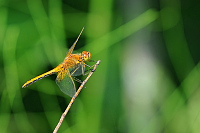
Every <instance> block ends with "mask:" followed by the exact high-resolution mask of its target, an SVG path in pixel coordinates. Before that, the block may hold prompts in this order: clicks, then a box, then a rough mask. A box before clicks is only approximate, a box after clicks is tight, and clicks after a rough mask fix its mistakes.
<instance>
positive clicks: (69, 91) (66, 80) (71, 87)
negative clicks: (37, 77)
mask: <svg viewBox="0 0 200 133" xmlns="http://www.w3.org/2000/svg"><path fill="white" fill-rule="evenodd" d="M56 83H57V85H58V86H59V88H60V90H61V91H62V92H63V93H64V94H66V95H69V96H70V97H73V96H74V94H75V93H76V87H75V84H74V81H73V79H72V77H71V76H70V75H69V71H68V70H66V71H65V72H63V71H62V72H59V73H58V76H57V78H56Z"/></svg>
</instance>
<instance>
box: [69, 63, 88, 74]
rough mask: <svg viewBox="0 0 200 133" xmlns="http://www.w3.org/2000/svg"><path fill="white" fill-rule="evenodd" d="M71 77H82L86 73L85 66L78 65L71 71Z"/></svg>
mask: <svg viewBox="0 0 200 133" xmlns="http://www.w3.org/2000/svg"><path fill="white" fill-rule="evenodd" d="M69 72H70V75H71V76H80V75H84V73H85V65H84V64H83V63H79V64H76V66H75V67H74V68H71V69H69Z"/></svg>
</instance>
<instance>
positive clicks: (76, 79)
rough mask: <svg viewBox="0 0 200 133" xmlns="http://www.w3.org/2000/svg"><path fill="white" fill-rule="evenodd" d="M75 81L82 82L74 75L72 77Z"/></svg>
mask: <svg viewBox="0 0 200 133" xmlns="http://www.w3.org/2000/svg"><path fill="white" fill-rule="evenodd" d="M72 78H73V79H74V80H75V81H76V82H79V83H81V84H82V83H83V82H82V81H81V80H80V79H78V78H76V77H72Z"/></svg>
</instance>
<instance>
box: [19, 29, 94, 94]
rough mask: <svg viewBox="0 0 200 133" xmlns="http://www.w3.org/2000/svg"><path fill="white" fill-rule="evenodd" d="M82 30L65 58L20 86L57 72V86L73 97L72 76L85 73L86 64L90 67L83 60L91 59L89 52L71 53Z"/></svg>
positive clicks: (74, 88) (74, 90) (74, 89)
mask: <svg viewBox="0 0 200 133" xmlns="http://www.w3.org/2000/svg"><path fill="white" fill-rule="evenodd" d="M83 30H84V27H83V29H82V30H81V32H80V34H79V36H78V37H77V39H76V41H75V42H74V44H73V45H72V46H71V48H70V49H69V50H68V52H67V54H66V56H65V59H64V61H63V62H62V63H61V64H59V65H58V66H57V67H55V68H54V69H52V70H50V71H48V72H46V73H43V74H41V75H39V76H37V77H35V78H33V79H31V80H29V81H27V82H26V83H25V84H24V85H23V86H22V88H25V87H27V86H29V85H31V84H33V83H35V82H36V81H38V80H40V79H42V78H45V77H47V76H49V75H52V74H56V73H57V77H56V83H57V85H58V86H59V88H60V90H61V91H62V92H63V93H64V94H66V95H69V96H70V97H73V96H74V94H75V93H76V87H75V83H74V80H75V78H73V77H75V76H80V75H85V72H86V69H85V68H86V66H88V67H91V66H89V65H87V64H86V63H85V62H89V61H91V60H90V59H91V53H90V52H87V51H83V52H82V53H78V54H72V52H73V50H74V47H75V46H76V43H77V42H78V39H79V38H80V36H81V34H82V32H83ZM77 80H78V79H76V81H77ZM78 81H79V82H81V81H80V80H78Z"/></svg>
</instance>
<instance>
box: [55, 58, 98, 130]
mask: <svg viewBox="0 0 200 133" xmlns="http://www.w3.org/2000/svg"><path fill="white" fill-rule="evenodd" d="M100 62H101V61H100V60H98V61H97V63H96V64H95V65H94V68H93V69H92V70H91V71H90V73H89V74H88V76H87V78H86V79H85V80H84V81H83V82H82V84H81V86H80V87H79V88H78V90H77V91H76V93H75V95H74V96H73V97H72V99H71V101H70V103H69V104H68V106H67V108H66V110H65V112H64V113H63V114H62V116H61V118H60V121H59V122H58V124H57V126H56V128H55V129H54V131H53V133H57V132H58V129H59V128H60V126H61V124H62V122H63V120H64V118H65V116H66V115H67V113H68V111H69V109H70V108H71V106H72V104H73V103H74V101H75V99H76V97H77V96H78V94H79V93H80V92H81V90H82V89H83V86H84V85H85V84H86V83H87V81H88V79H89V78H90V77H91V76H92V74H93V72H94V71H95V70H96V68H97V66H98V65H99V63H100Z"/></svg>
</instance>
